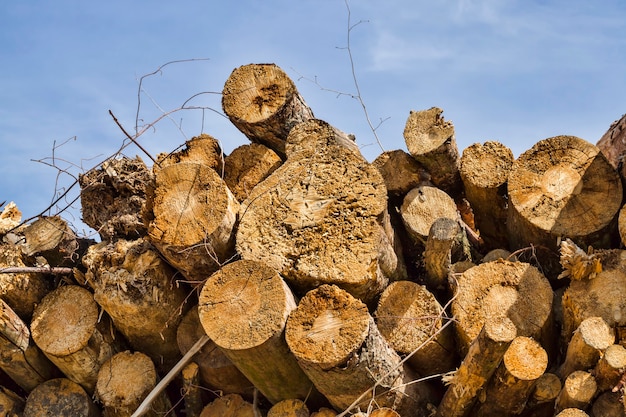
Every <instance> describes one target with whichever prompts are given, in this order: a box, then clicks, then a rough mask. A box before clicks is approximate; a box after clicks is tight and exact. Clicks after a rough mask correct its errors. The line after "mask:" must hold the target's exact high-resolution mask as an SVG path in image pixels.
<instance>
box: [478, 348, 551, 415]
mask: <svg viewBox="0 0 626 417" xmlns="http://www.w3.org/2000/svg"><path fill="white" fill-rule="evenodd" d="M547 367H548V354H547V353H546V351H545V350H544V349H543V348H542V347H541V345H540V344H539V343H537V342H536V341H535V340H534V339H532V338H529V337H525V336H518V337H516V338H515V339H514V340H513V341H512V342H511V345H510V346H509V347H508V349H507V350H506V352H505V353H504V357H503V358H502V363H501V364H500V366H499V367H498V369H497V370H496V372H495V374H494V375H493V377H492V378H491V379H490V381H489V383H488V384H487V387H486V388H485V391H484V394H482V395H481V396H480V398H479V404H477V409H476V411H475V412H474V413H473V414H474V415H475V416H476V417H491V416H492V417H506V416H515V415H519V414H521V412H522V411H523V410H524V407H525V406H526V402H527V400H528V398H529V397H530V394H531V391H532V389H533V387H534V386H535V382H536V381H537V379H538V378H539V377H540V376H541V375H543V373H544V372H545V370H546V368H547Z"/></svg>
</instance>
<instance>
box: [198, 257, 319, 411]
mask: <svg viewBox="0 0 626 417" xmlns="http://www.w3.org/2000/svg"><path fill="white" fill-rule="evenodd" d="M295 308H296V301H295V299H294V297H293V294H292V293H291V290H290V289H289V287H287V284H285V282H284V281H283V280H282V278H281V277H280V275H278V273H277V272H276V271H275V270H273V269H272V268H270V267H268V266H266V265H264V264H262V263H260V262H256V261H246V260H240V261H235V262H233V263H230V264H227V265H225V266H224V267H223V268H222V269H221V270H219V271H218V272H216V273H215V274H213V275H212V276H211V277H210V278H209V279H208V280H207V281H206V282H205V284H204V286H203V287H202V291H201V293H200V300H199V307H198V311H199V315H200V322H201V323H202V327H203V328H204V331H205V332H206V334H207V336H209V338H210V339H211V340H212V341H213V342H215V344H216V345H217V346H218V347H219V348H220V349H221V350H222V351H223V352H224V354H225V355H226V356H227V357H228V358H229V359H230V360H231V361H232V362H233V363H234V364H235V366H237V368H239V370H240V371H241V372H242V373H243V374H244V375H245V376H246V377H247V378H248V379H249V380H250V382H252V383H253V384H254V386H255V387H257V388H258V390H259V391H260V392H261V393H262V394H263V395H264V396H265V397H266V398H267V399H268V400H269V401H270V402H271V403H277V402H279V401H282V400H285V399H296V398H297V399H305V398H312V399H315V392H314V391H315V390H314V388H313V384H312V383H311V381H309V379H308V378H307V377H306V375H305V374H304V373H303V372H302V370H301V369H300V367H299V366H298V363H297V362H296V359H295V357H294V356H293V355H292V354H291V353H290V352H289V348H288V347H287V343H286V342H285V337H284V330H285V323H286V321H287V316H288V315H289V313H290V312H291V311H292V310H293V309H295Z"/></svg>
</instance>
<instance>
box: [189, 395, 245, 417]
mask: <svg viewBox="0 0 626 417" xmlns="http://www.w3.org/2000/svg"><path fill="white" fill-rule="evenodd" d="M200 417H257V414H256V413H255V409H254V406H253V405H252V404H251V403H249V402H247V401H245V400H244V399H243V398H241V396H239V395H237V394H228V395H224V396H223V397H219V398H217V399H216V400H214V401H213V402H212V403H210V404H208V405H207V406H206V407H204V409H203V410H202V413H201V414H200Z"/></svg>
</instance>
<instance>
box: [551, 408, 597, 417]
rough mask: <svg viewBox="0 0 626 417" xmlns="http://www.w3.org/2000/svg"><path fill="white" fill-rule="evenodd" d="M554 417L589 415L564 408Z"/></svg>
mask: <svg viewBox="0 0 626 417" xmlns="http://www.w3.org/2000/svg"><path fill="white" fill-rule="evenodd" d="M555 417H589V414H587V413H585V412H584V411H583V410H581V409H578V408H566V409H565V410H563V411H561V412H560V413H558V414H556V415H555Z"/></svg>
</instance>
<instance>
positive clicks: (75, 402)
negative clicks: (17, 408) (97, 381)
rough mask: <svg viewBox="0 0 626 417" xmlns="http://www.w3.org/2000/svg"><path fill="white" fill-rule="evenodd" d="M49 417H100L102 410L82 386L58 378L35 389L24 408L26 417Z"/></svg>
mask: <svg viewBox="0 0 626 417" xmlns="http://www.w3.org/2000/svg"><path fill="white" fill-rule="evenodd" d="M47 416H76V417H99V416H100V410H99V409H98V407H97V406H96V405H95V404H94V403H93V401H91V398H90V396H89V394H87V393H86V392H85V390H84V389H83V388H82V387H81V386H80V385H78V384H76V383H75V382H73V381H70V380H69V379H66V378H56V379H51V380H49V381H46V382H44V383H43V384H41V385H39V386H38V387H37V388H35V389H34V390H33V392H31V393H30V395H29V396H28V398H27V399H26V405H25V407H24V417H47Z"/></svg>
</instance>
